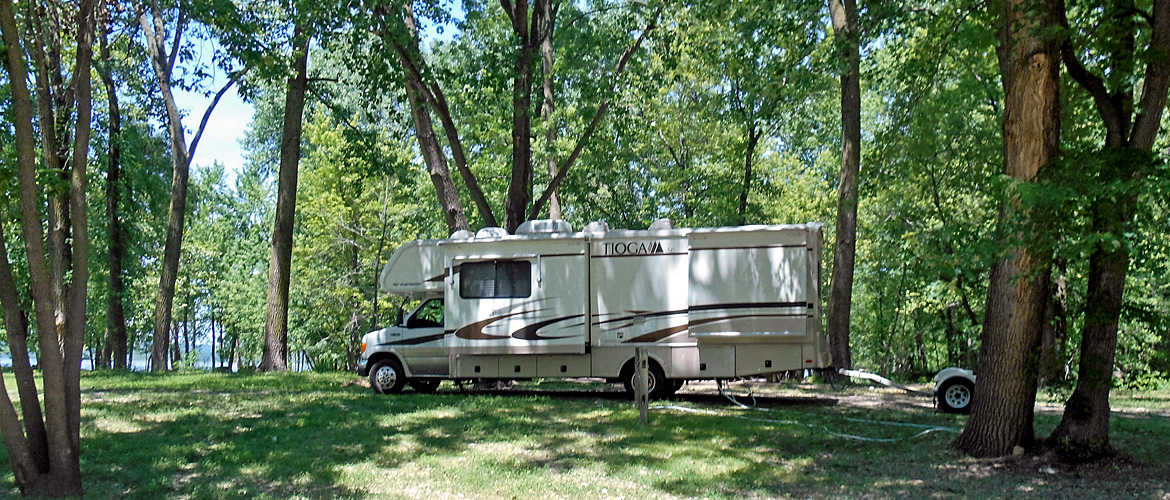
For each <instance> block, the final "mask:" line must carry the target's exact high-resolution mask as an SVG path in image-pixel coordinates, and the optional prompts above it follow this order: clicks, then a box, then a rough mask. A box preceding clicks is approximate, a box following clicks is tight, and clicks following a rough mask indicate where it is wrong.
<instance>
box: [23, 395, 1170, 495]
mask: <svg viewBox="0 0 1170 500" xmlns="http://www.w3.org/2000/svg"><path fill="white" fill-rule="evenodd" d="M185 377H187V376H183V375H179V376H171V377H136V376H123V377H110V378H98V377H92V378H88V379H87V380H86V382H87V388H86V389H85V391H84V394H83V398H84V404H83V407H84V410H83V429H82V435H83V448H84V453H83V457H82V460H83V473H84V474H85V484H86V489H87V497H89V498H163V497H180V498H241V497H248V498H290V497H305V498H365V497H368V496H371V495H386V496H391V497H393V496H416V497H417V496H424V497H425V496H426V495H425V494H422V493H418V492H407V491H396V490H393V488H402V487H403V486H402V483H403V482H406V483H411V484H415V483H422V482H424V481H423V479H426V480H427V481H430V482H434V483H437V484H440V485H441V486H443V487H444V488H445V493H446V494H447V496H456V495H464V496H468V497H473V498H475V497H521V498H524V497H533V496H536V497H541V496H561V497H568V498H574V497H575V498H596V497H605V496H619V495H621V494H627V493H632V494H633V495H634V496H637V497H650V496H663V495H671V496H680V497H715V498H741V497H768V498H771V497H789V496H791V497H811V498H826V497H851V498H852V497H873V498H909V497H916V498H917V497H930V496H933V497H938V498H973V497H1005V496H1016V497H1019V496H1021V495H1026V496H1027V497H1036V498H1057V497H1084V498H1088V497H1100V498H1105V497H1111V498H1119V497H1138V498H1142V497H1147V498H1151V497H1152V498H1157V495H1158V493H1157V490H1158V488H1162V489H1163V490H1165V489H1167V488H1166V486H1165V481H1166V478H1167V477H1170V475H1167V474H1165V472H1167V469H1166V467H1165V466H1166V463H1167V462H1166V459H1165V458H1163V459H1162V461H1160V462H1157V463H1156V464H1154V465H1152V466H1134V467H1129V466H1127V465H1125V464H1121V467H1122V468H1123V469H1122V470H1119V471H1104V472H1102V473H1100V474H1096V473H1088V474H1086V473H1085V471H1084V470H1083V469H1080V470H1063V469H1061V470H1056V471H1055V472H1049V471H1048V470H1047V469H1044V464H1042V463H1032V462H1028V461H1027V460H1031V459H1030V458H1025V459H1021V460H1018V461H1015V462H987V461H974V460H971V459H966V458H963V457H961V456H960V455H958V454H956V453H954V452H952V451H950V450H949V449H948V447H947V444H948V443H949V442H950V440H951V439H952V438H953V434H946V433H941V432H940V433H934V434H928V435H926V436H923V437H920V438H913V439H903V440H901V441H896V442H892V443H876V442H861V441H853V440H847V439H842V438H840V437H839V436H835V435H833V434H831V433H830V431H832V432H837V433H849V434H856V435H865V436H868V437H874V438H908V437H909V436H911V435H913V434H914V433H915V432H917V430H907V429H906V428H899V427H891V426H883V425H880V424H873V423H864V422H857V421H855V420H849V419H848V418H861V419H874V420H891V421H900V422H916V423H923V424H931V425H944V426H954V427H960V426H961V425H962V422H964V421H965V420H964V417H956V416H951V415H937V414H933V413H932V412H930V411H927V410H906V409H897V410H873V409H859V408H854V407H847V406H842V405H838V404H837V403H838V402H837V400H836V399H834V398H831V397H824V396H819V395H813V396H808V397H762V398H758V400H757V402H758V404H759V405H760V406H761V407H765V408H767V409H768V411H750V410H744V409H741V408H738V407H735V406H733V405H731V404H730V403H728V402H727V401H726V400H725V399H723V398H721V397H719V396H717V395H706V394H682V395H680V396H679V397H678V398H676V399H674V400H672V403H674V404H680V405H683V406H688V407H693V408H697V409H701V410H703V411H706V412H714V413H715V414H704V413H680V412H674V411H668V410H662V409H658V410H655V411H654V412H652V415H651V422H650V424H649V425H642V424H640V423H639V422H638V420H637V418H638V414H637V411H636V410H635V409H634V407H633V405H632V403H630V402H628V401H627V400H626V397H625V394H624V393H622V392H616V391H600V392H584V391H570V390H553V391H548V390H529V389H521V390H499V391H470V392H466V393H461V392H450V391H442V392H440V393H438V394H433V395H423V394H417V393H413V392H406V393H404V394H399V395H393V396H379V395H375V394H373V393H372V392H371V391H370V390H369V389H364V388H360V387H353V386H350V387H344V388H340V387H339V386H341V385H342V382H344V381H346V380H349V379H351V378H352V377H350V378H346V377H332V378H330V377H318V376H301V375H289V376H287V377H273V376H243V375H202V376H199V375H195V376H191V377H187V378H185ZM749 418H750V419H756V420H748V419H749ZM761 420H764V421H761ZM1119 431H1122V432H1119V433H1118V434H1115V439H1119V440H1120V441H1123V442H1129V440H1136V439H1144V441H1145V443H1144V444H1145V445H1147V446H1160V447H1161V448H1160V449H1161V450H1162V451H1163V452H1165V451H1166V447H1165V444H1164V441H1165V440H1164V439H1162V440H1161V441H1162V444H1158V443H1157V439H1155V438H1157V437H1158V436H1161V437H1162V438H1164V437H1165V436H1166V435H1167V433H1170V425H1168V423H1167V419H1156V418H1155V419H1154V420H1153V421H1150V422H1146V423H1145V425H1141V426H1140V427H1139V426H1138V423H1137V422H1132V423H1130V422H1127V423H1124V424H1121V429H1119ZM1168 455H1170V454H1167V453H1163V455H1162V456H1163V457H1165V456H1168ZM1151 456H1154V455H1151ZM0 466H4V467H5V468H6V467H7V460H6V456H4V457H3V459H2V460H0ZM1126 467H1129V468H1128V469H1126ZM420 471H422V472H420ZM429 471H435V472H434V474H433V475H427V474H430V472H429ZM395 476H398V479H399V480H397V481H395V480H394V479H395ZM416 478H422V479H418V480H417V481H416ZM6 482H7V485H8V486H10V485H11V477H10V476H9V477H8V478H7V479H6ZM516 483H523V484H522V485H521V486H517V485H516ZM500 488H502V490H500ZM526 488H527V489H526ZM605 488H609V489H608V490H606V489H605ZM619 489H620V492H621V493H618V491H619ZM533 491H535V492H536V493H533ZM1163 493H1164V491H1163ZM629 496H630V495H627V497H629Z"/></svg>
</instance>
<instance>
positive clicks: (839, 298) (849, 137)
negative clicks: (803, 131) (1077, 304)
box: [827, 0, 861, 368]
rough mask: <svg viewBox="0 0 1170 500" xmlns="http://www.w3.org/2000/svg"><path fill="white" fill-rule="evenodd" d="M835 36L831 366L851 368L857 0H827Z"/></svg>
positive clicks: (857, 99) (858, 105) (858, 108)
mask: <svg viewBox="0 0 1170 500" xmlns="http://www.w3.org/2000/svg"><path fill="white" fill-rule="evenodd" d="M829 13H830V15H831V17H832V18H833V36H834V38H836V39H838V40H840V42H839V45H840V46H841V47H842V52H841V54H840V56H841V58H842V59H844V60H845V61H846V66H845V67H846V68H847V69H846V71H845V73H844V74H842V75H841V182H840V185H838V187H837V229H836V243H835V245H836V246H835V250H834V253H833V278H832V283H831V284H830V286H829V310H828V318H827V319H828V323H827V333H828V336H829V351H830V354H831V357H832V362H833V366H836V367H838V368H850V367H852V366H853V354H852V351H851V350H850V348H849V320H850V315H851V314H852V312H851V311H852V302H853V264H854V257H855V254H856V247H857V173H858V170H859V169H860V168H861V53H860V49H859V46H860V43H859V40H858V38H859V35H858V32H857V23H858V13H857V4H856V2H855V0H829Z"/></svg>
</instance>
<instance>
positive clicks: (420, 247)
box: [378, 222, 824, 294]
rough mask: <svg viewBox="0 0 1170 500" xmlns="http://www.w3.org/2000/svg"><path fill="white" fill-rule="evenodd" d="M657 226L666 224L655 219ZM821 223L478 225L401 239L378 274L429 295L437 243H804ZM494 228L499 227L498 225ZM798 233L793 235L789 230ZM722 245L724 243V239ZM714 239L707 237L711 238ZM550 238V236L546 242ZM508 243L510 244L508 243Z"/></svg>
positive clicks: (435, 287)
mask: <svg viewBox="0 0 1170 500" xmlns="http://www.w3.org/2000/svg"><path fill="white" fill-rule="evenodd" d="M565 226H567V224H565V225H564V226H562V225H560V224H557V225H549V226H546V227H549V228H556V229H560V228H563V227H565ZM658 226H659V227H664V226H666V225H665V224H659V225H658ZM823 227H824V224H821V223H815V222H810V223H807V224H782V225H781V224H777V225H753V226H729V227H705V228H663V229H640V230H639V229H614V230H608V227H607V226H606V225H604V223H600V224H598V223H594V224H590V225H588V226H586V230H585V231H579V232H544V233H536V234H521V235H510V234H507V232H505V231H503V230H499V231H484V230H480V231H479V233H478V234H476V235H474V236H472V235H471V233H470V232H469V231H456V232H455V233H453V234H452V235H451V237H450V238H445V239H441V240H414V241H411V242H408V243H405V244H403V245H402V246H401V247H399V248H398V250H396V251H395V252H394V254H393V255H391V256H390V259H389V260H388V261H387V262H386V266H385V267H383V268H382V274H381V275H380V277H379V280H378V282H379V284H380V285H381V286H382V289H383V290H386V291H387V292H390V293H396V294H433V293H441V292H442V291H443V286H444V283H443V282H444V280H445V278H446V277H447V273H448V272H449V270H448V269H447V264H448V263H445V262H444V261H443V255H444V253H445V252H444V251H441V250H440V249H439V247H440V246H448V245H453V246H463V245H475V244H479V243H484V244H490V243H491V242H501V243H503V242H507V243H511V244H515V243H516V242H518V241H549V240H562V241H565V243H568V242H569V241H572V240H602V239H609V238H639V237H674V238H679V237H684V238H685V237H687V236H690V239H691V240H692V244H695V245H697V247H706V244H704V243H700V242H699V241H700V240H704V239H706V238H704V236H706V235H712V236H714V235H723V234H737V235H740V236H741V237H742V238H743V240H742V243H743V244H754V243H756V242H757V241H764V239H765V238H766V239H772V238H774V236H772V235H773V234H775V233H777V232H787V233H788V238H791V239H795V238H799V240H800V241H799V242H798V241H795V240H793V241H791V242H792V243H797V244H800V243H803V242H807V241H808V240H807V239H806V235H807V234H808V233H810V232H814V231H820V230H821V229H822V228H823ZM497 229H498V228H497ZM793 232H798V233H799V234H800V235H799V236H797V235H795V234H792V233H793ZM720 240H722V244H726V240H725V239H722V238H721V239H720ZM714 241H715V240H712V242H714ZM550 243H551V241H550ZM508 246H511V245H508Z"/></svg>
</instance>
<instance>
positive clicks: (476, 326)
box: [455, 311, 527, 340]
mask: <svg viewBox="0 0 1170 500" xmlns="http://www.w3.org/2000/svg"><path fill="white" fill-rule="evenodd" d="M526 312H527V311H520V312H514V313H508V314H505V315H502V316H495V317H491V318H488V319H485V320H483V321H476V322H475V323H472V324H470V325H467V326H464V327H462V328H460V329H458V330H455V336H456V337H459V338H461V339H468V340H501V339H507V338H511V337H512V336H511V335H489V334H486V333H483V329H484V328H486V327H487V326H488V325H490V324H492V323H495V322H497V321H499V320H501V319H504V318H510V317H512V316H519V315H521V314H525V313H526Z"/></svg>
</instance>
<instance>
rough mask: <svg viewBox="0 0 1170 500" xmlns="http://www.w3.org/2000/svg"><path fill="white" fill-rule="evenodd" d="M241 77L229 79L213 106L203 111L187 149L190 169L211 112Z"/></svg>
mask: <svg viewBox="0 0 1170 500" xmlns="http://www.w3.org/2000/svg"><path fill="white" fill-rule="evenodd" d="M244 71H245V72H247V70H244ZM241 76H243V73H241V74H238V75H235V76H232V77H231V78H229V79H228V82H227V83H226V84H224V86H223V88H221V89H219V92H216V93H215V98H214V99H212V100H211V104H208V105H207V109H206V110H204V111H203V119H202V120H200V121H199V130H197V131H195V137H194V138H193V139H191V147H189V148H187V166H188V167H190V166H191V159H192V158H195V148H197V147H199V138H200V137H203V129H205V128H207V120H208V119H210V118H211V112H212V111H214V110H215V105H216V104H219V100H220V98H222V97H223V95H224V94H226V93H227V91H228V89H230V88H232V85H235V83H236V80H238V79H239V78H240V77H241Z"/></svg>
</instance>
